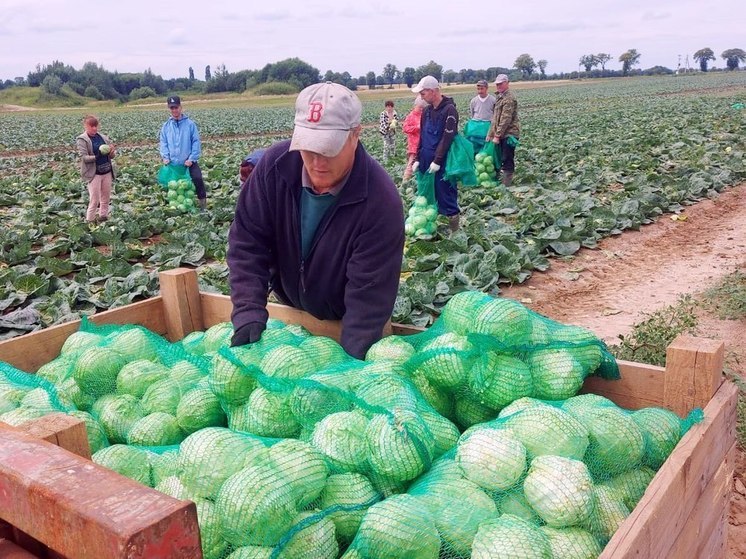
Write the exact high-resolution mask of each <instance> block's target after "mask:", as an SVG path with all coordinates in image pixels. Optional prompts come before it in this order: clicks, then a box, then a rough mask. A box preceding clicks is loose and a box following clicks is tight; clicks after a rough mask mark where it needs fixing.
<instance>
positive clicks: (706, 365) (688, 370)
mask: <svg viewBox="0 0 746 559" xmlns="http://www.w3.org/2000/svg"><path fill="white" fill-rule="evenodd" d="M724 356H725V344H724V343H723V342H721V341H718V340H708V339H706V338H695V337H692V336H684V335H682V336H679V337H678V338H676V339H675V340H674V341H673V342H671V345H669V346H668V349H667V350H666V377H665V378H666V382H665V386H664V398H665V404H666V407H667V408H668V409H670V410H671V411H673V412H676V413H678V414H679V415H684V414H686V413H687V412H688V410H690V409H692V408H696V407H704V406H705V405H707V402H709V401H710V398H712V395H713V394H714V393H715V391H716V390H717V388H718V386H720V383H721V382H722V380H723V375H722V373H723V362H724Z"/></svg>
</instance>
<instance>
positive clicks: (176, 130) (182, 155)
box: [159, 95, 207, 210]
mask: <svg viewBox="0 0 746 559" xmlns="http://www.w3.org/2000/svg"><path fill="white" fill-rule="evenodd" d="M166 102H167V103H168V110H169V111H171V118H169V119H168V120H167V121H166V122H165V123H164V124H163V126H162V127H161V134H160V146H159V148H160V152H161V159H163V164H164V165H169V164H173V165H184V166H186V167H187V169H189V176H190V177H191V178H192V182H193V183H194V189H195V191H196V193H197V201H198V203H199V207H200V209H202V210H205V209H206V208H207V190H206V189H205V181H204V179H203V178H202V170H201V169H200V168H199V163H197V161H198V160H199V156H200V155H201V154H202V143H201V142H200V139H199V130H198V129H197V124H196V123H195V122H194V121H193V120H192V119H191V118H189V117H188V116H187V115H186V114H184V113H183V112H182V110H181V98H180V97H179V96H178V95H172V96H170V97H169V98H168V99H167V100H166Z"/></svg>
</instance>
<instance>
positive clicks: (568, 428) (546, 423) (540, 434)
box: [504, 405, 589, 460]
mask: <svg viewBox="0 0 746 559" xmlns="http://www.w3.org/2000/svg"><path fill="white" fill-rule="evenodd" d="M504 426H505V427H509V428H510V429H511V430H512V431H513V433H514V434H515V436H516V438H517V439H518V440H519V441H521V442H522V443H523V445H524V446H525V447H526V450H528V454H529V457H534V456H543V455H555V456H564V457H566V458H574V459H576V460H581V459H582V458H583V456H584V455H585V452H586V449H587V448H588V444H589V439H588V429H586V427H585V426H584V425H583V423H581V422H580V421H578V420H577V419H575V418H574V417H573V416H572V415H570V414H569V413H567V412H564V411H562V410H561V409H559V408H555V407H554V406H550V405H545V406H534V407H529V408H526V409H524V410H522V411H520V412H518V413H514V414H512V415H509V416H507V417H506V418H505V423H504Z"/></svg>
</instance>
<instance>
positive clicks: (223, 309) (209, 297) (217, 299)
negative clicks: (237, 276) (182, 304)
mask: <svg viewBox="0 0 746 559" xmlns="http://www.w3.org/2000/svg"><path fill="white" fill-rule="evenodd" d="M200 301H201V302H202V321H203V323H204V328H209V327H210V326H215V325H216V324H220V323H221V322H230V320H231V311H232V310H233V303H231V298H230V297H228V295H221V294H219V293H204V292H203V293H200Z"/></svg>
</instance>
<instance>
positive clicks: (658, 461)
mask: <svg viewBox="0 0 746 559" xmlns="http://www.w3.org/2000/svg"><path fill="white" fill-rule="evenodd" d="M632 420H633V421H634V422H635V423H636V424H637V426H638V427H639V428H640V431H642V436H643V438H644V439H645V456H644V462H645V464H646V465H648V466H650V467H651V468H653V469H654V470H657V469H658V468H660V467H661V466H662V465H663V462H665V461H666V459H667V458H668V457H669V456H670V455H671V453H672V452H673V449H674V448H676V445H677V444H678V443H679V440H680V439H681V420H680V419H679V416H677V415H676V414H675V413H673V412H672V411H669V410H667V409H664V408H644V409H641V410H637V411H636V412H634V413H632Z"/></svg>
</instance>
